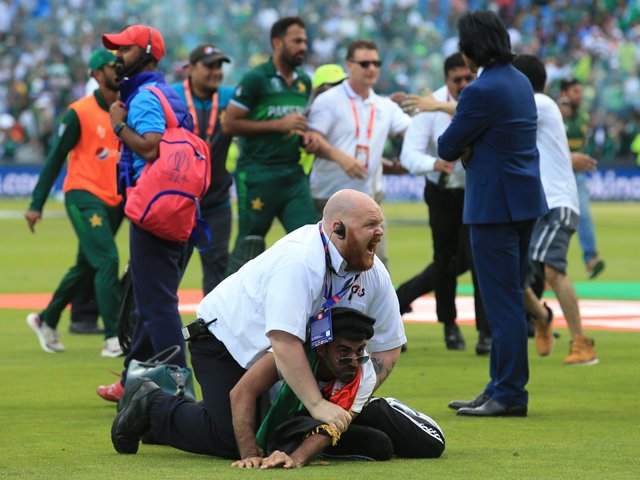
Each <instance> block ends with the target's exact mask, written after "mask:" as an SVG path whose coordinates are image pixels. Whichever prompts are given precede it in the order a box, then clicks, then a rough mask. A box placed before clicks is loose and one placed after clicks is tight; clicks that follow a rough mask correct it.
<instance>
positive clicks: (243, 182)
mask: <svg viewBox="0 0 640 480" xmlns="http://www.w3.org/2000/svg"><path fill="white" fill-rule="evenodd" d="M236 188H237V192H238V239H237V240H236V243H237V241H238V240H241V239H242V238H244V237H245V236H247V235H258V236H262V237H264V236H265V235H266V234H267V232H268V231H269V229H270V228H271V224H272V223H273V219H274V218H276V217H277V218H278V219H279V220H280V223H282V226H283V227H284V229H285V230H286V231H287V233H289V232H292V231H293V230H295V229H297V228H300V227H301V226H303V225H307V224H309V223H316V222H317V221H318V219H317V218H316V212H315V207H314V205H313V201H312V200H311V192H310V190H309V179H308V177H307V176H306V175H305V174H304V173H303V172H302V169H301V168H300V166H299V165H297V164H296V165H295V168H292V169H290V170H289V171H288V172H278V174H273V173H271V172H268V171H265V172H257V173H254V172H237V174H236Z"/></svg>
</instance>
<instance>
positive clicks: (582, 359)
mask: <svg viewBox="0 0 640 480" xmlns="http://www.w3.org/2000/svg"><path fill="white" fill-rule="evenodd" d="M594 345H595V342H594V341H593V339H592V338H587V337H583V336H582V335H576V337H575V338H574V339H573V341H572V342H571V349H570V350H569V355H568V356H567V357H566V358H565V359H564V364H565V365H595V364H596V363H598V358H597V357H596V350H595V348H594Z"/></svg>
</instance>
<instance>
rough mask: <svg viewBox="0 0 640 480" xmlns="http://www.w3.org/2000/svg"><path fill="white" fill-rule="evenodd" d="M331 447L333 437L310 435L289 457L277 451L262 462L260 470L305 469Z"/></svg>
mask: <svg viewBox="0 0 640 480" xmlns="http://www.w3.org/2000/svg"><path fill="white" fill-rule="evenodd" d="M329 445H331V437H329V436H327V435H322V434H315V435H310V436H308V437H307V438H305V439H304V441H303V442H302V443H301V444H300V446H299V447H298V448H296V450H295V451H294V452H293V453H292V454H291V455H290V456H289V455H287V454H286V453H284V452H281V451H280V450H276V451H275V452H273V453H272V454H271V455H269V456H268V457H267V458H265V459H263V460H262V466H261V467H260V468H264V469H267V468H277V467H282V468H299V467H304V466H305V465H306V464H307V463H309V462H310V461H311V459H313V458H314V457H315V456H317V455H318V454H319V453H320V452H322V450H324V449H325V448H327V447H328V446H329Z"/></svg>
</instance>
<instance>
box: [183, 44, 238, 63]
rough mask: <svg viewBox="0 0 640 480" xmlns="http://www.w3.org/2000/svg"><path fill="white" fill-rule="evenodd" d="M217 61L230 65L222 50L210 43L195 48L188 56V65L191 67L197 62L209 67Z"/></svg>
mask: <svg viewBox="0 0 640 480" xmlns="http://www.w3.org/2000/svg"><path fill="white" fill-rule="evenodd" d="M219 60H222V61H223V62H227V63H231V60H230V59H229V57H227V55H225V54H224V52H223V51H222V50H220V49H219V48H218V47H216V46H215V45H212V44H210V43H205V44H203V45H199V46H197V47H196V48H195V49H194V50H193V51H192V52H191V54H190V55H189V63H190V64H191V65H193V64H195V63H197V62H202V63H204V64H207V65H209V64H212V63H214V62H217V61H219Z"/></svg>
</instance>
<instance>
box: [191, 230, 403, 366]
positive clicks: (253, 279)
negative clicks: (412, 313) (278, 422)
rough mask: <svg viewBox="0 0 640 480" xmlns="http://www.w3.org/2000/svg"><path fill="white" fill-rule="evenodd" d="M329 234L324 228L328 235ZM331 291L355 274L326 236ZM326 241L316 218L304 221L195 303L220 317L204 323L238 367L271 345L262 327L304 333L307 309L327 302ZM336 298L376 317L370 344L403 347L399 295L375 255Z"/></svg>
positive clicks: (201, 311) (378, 348) (201, 313)
mask: <svg viewBox="0 0 640 480" xmlns="http://www.w3.org/2000/svg"><path fill="white" fill-rule="evenodd" d="M325 238H326V236H325ZM329 255H330V258H331V264H332V266H333V268H334V270H335V271H336V272H337V275H336V274H331V282H332V294H336V293H338V292H339V291H340V290H341V289H342V287H343V285H344V284H345V282H346V281H348V280H349V279H350V278H351V277H352V276H353V275H354V274H353V273H350V272H346V271H345V267H346V266H347V265H346V262H345V261H344V259H343V258H342V257H341V256H340V254H339V252H338V250H337V249H336V247H335V245H333V243H331V242H330V241H329ZM325 271H326V265H325V255H324V247H323V245H322V240H321V239H320V232H319V229H318V225H305V226H304V227H301V228H299V229H298V230H295V231H294V232H291V233H290V234H288V235H286V236H285V237H284V238H282V239H280V240H279V241H278V242H276V243H275V244H274V245H273V246H272V247H271V248H269V249H268V250H266V251H265V252H264V253H262V254H261V255H259V256H258V257H256V258H254V259H253V260H251V261H250V262H248V263H246V264H245V265H244V266H243V267H242V268H241V269H240V270H238V272H236V273H235V274H233V275H231V276H229V277H227V278H226V279H225V280H224V281H222V282H221V283H220V284H219V285H218V286H217V287H216V288H215V289H214V290H213V291H212V292H210V293H209V294H208V295H207V296H206V297H205V298H204V299H203V300H202V302H200V305H199V306H198V311H197V315H198V318H202V319H203V320H205V321H210V320H213V319H214V318H217V321H215V322H214V323H212V324H211V325H210V326H209V330H210V331H211V333H213V334H214V335H215V336H216V337H217V338H218V339H219V340H220V341H221V342H223V343H224V344H225V346H226V347H227V349H228V350H229V353H231V355H232V356H233V358H234V359H235V360H236V361H237V362H238V363H239V364H240V366H242V367H243V368H249V367H250V366H251V365H252V364H253V363H254V362H255V361H256V360H258V359H259V358H260V357H261V356H262V355H263V354H264V353H265V352H266V351H267V350H268V349H269V348H271V343H270V342H269V339H268V338H267V333H268V332H270V331H272V330H281V331H285V332H287V333H290V334H292V335H295V336H297V337H298V338H300V339H301V340H302V341H305V340H306V338H307V325H308V321H309V317H311V316H312V315H315V314H317V313H318V312H319V311H320V309H321V307H322V305H323V304H324V303H325V298H324V289H323V283H324V276H325ZM335 306H342V307H350V308H353V309H356V310H359V311H361V312H363V313H365V314H366V315H369V316H370V317H372V318H375V319H376V322H375V324H374V332H375V333H374V335H373V337H372V338H371V339H370V340H369V341H368V342H367V350H368V351H370V352H382V351H385V350H391V349H393V348H397V347H400V346H401V345H402V344H403V343H405V342H406V337H405V333H404V326H403V325H402V319H401V317H400V308H399V306H398V299H397V296H396V294H395V290H394V288H393V284H392V283H391V278H390V277H389V273H388V272H387V270H386V268H385V267H384V265H383V264H382V262H381V261H380V260H379V259H378V258H377V257H376V258H375V261H374V265H373V267H372V268H371V269H369V270H367V271H366V272H362V273H360V276H359V278H358V279H357V280H356V282H355V283H354V285H353V286H352V287H351V291H350V292H347V294H346V295H344V296H343V297H342V298H341V300H340V301H339V302H338V303H337V304H336V305H335Z"/></svg>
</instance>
